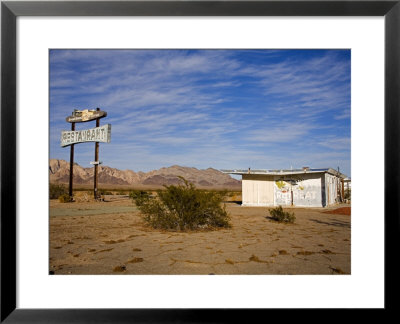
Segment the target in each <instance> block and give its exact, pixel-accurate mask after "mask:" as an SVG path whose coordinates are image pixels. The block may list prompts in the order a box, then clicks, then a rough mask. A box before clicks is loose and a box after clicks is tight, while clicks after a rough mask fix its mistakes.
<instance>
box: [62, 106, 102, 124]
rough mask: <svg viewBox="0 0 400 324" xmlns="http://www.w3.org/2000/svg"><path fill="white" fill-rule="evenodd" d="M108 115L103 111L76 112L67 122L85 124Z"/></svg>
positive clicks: (85, 110) (86, 110)
mask: <svg viewBox="0 0 400 324" xmlns="http://www.w3.org/2000/svg"><path fill="white" fill-rule="evenodd" d="M106 116H107V113H106V112H105V111H102V110H89V109H84V110H76V109H75V110H74V111H73V112H72V115H71V116H68V117H67V118H66V119H65V120H66V121H67V122H69V123H83V122H88V121H91V120H95V119H98V118H103V117H106Z"/></svg>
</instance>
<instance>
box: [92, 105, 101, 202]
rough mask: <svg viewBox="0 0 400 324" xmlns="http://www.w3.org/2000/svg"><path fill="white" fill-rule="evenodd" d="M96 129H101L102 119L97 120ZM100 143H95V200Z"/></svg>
mask: <svg viewBox="0 0 400 324" xmlns="http://www.w3.org/2000/svg"><path fill="white" fill-rule="evenodd" d="M99 110H100V108H97V109H96V111H99ZM96 127H100V118H96ZM99 163H100V161H99V142H95V143H94V181H93V182H94V191H93V194H94V199H97V177H98V172H99V169H98V167H99Z"/></svg>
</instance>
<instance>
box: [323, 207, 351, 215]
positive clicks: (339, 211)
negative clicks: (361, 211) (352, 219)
mask: <svg viewBox="0 0 400 324" xmlns="http://www.w3.org/2000/svg"><path fill="white" fill-rule="evenodd" d="M324 213H325V214H337V215H348V216H350V215H351V207H341V208H336V209H334V210H328V211H326V212H324Z"/></svg>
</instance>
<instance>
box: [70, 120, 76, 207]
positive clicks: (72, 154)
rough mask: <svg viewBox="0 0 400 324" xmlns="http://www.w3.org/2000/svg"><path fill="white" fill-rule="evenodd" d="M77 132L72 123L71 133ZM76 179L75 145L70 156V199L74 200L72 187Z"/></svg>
mask: <svg viewBox="0 0 400 324" xmlns="http://www.w3.org/2000/svg"><path fill="white" fill-rule="evenodd" d="M74 130H75V123H71V131H74ZM73 178H74V144H72V145H71V151H70V155H69V197H70V199H71V200H72V186H73Z"/></svg>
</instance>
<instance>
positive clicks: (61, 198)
mask: <svg viewBox="0 0 400 324" xmlns="http://www.w3.org/2000/svg"><path fill="white" fill-rule="evenodd" d="M58 200H59V201H60V202H62V203H68V202H71V201H72V198H71V197H70V196H69V194H67V193H66V194H62V195H61V196H59V197H58Z"/></svg>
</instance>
